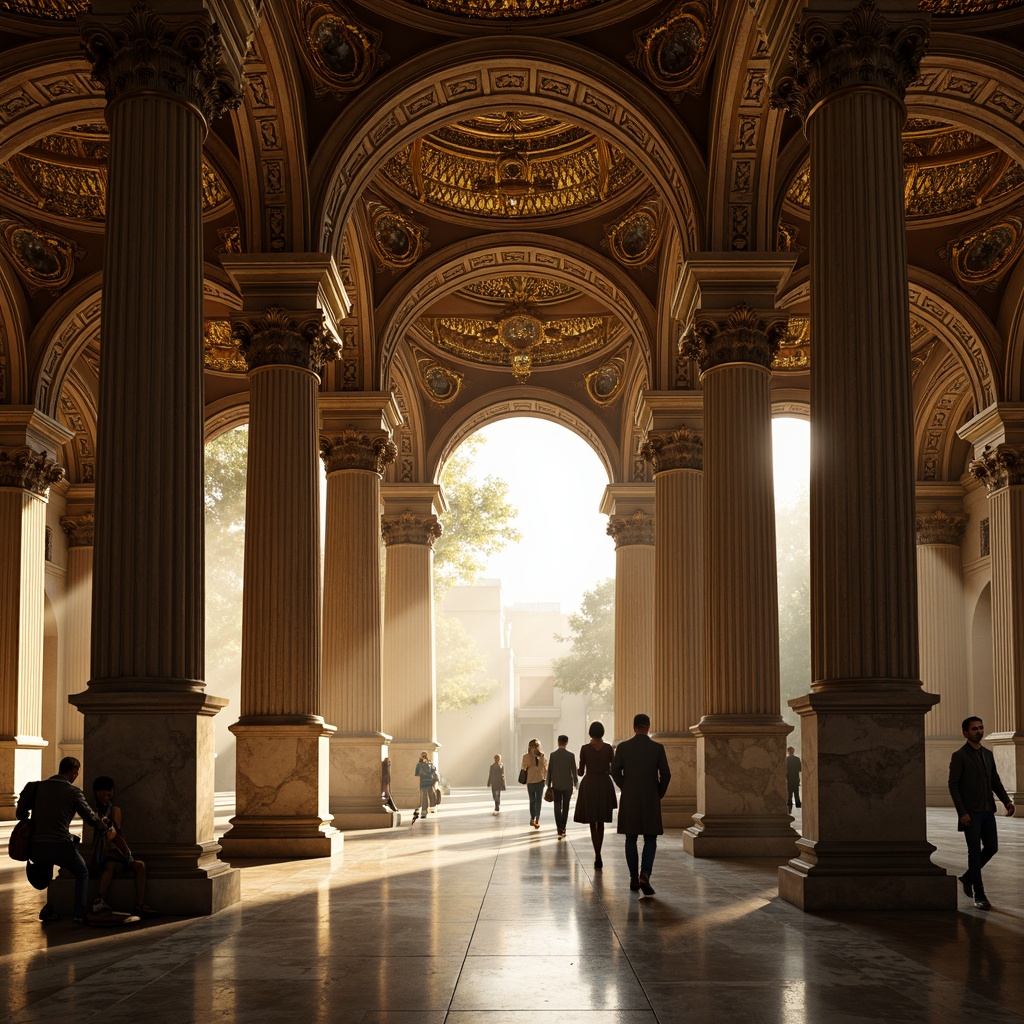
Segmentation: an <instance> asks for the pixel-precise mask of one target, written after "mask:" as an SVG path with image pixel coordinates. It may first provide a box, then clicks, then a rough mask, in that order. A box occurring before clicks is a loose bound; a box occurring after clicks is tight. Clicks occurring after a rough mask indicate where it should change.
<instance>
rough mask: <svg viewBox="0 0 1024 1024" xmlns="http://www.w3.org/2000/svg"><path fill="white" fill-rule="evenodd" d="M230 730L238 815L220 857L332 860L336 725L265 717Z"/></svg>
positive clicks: (337, 838)
mask: <svg viewBox="0 0 1024 1024" xmlns="http://www.w3.org/2000/svg"><path fill="white" fill-rule="evenodd" d="M231 732H233V733H234V734H235V741H236V767H235V779H236V790H235V808H236V813H235V816H234V817H233V818H232V819H231V829H230V830H229V831H228V832H227V833H226V834H225V836H224V838H223V839H222V840H221V846H222V847H223V852H222V856H223V857H225V858H227V859H228V860H234V859H236V858H241V857H261V858H303V857H330V856H331V855H332V854H333V853H335V852H336V851H338V850H340V849H341V844H342V842H343V840H344V836H343V835H342V833H340V832H339V831H338V830H337V829H336V828H334V826H333V825H332V824H331V814H330V811H329V810H328V803H329V796H328V790H329V784H330V780H329V759H330V749H329V744H330V737H331V735H332V734H333V732H334V727H333V726H330V725H324V724H323V723H322V722H320V723H305V722H298V723H287V722H281V721H275V720H273V719H269V720H268V721H266V722H262V723H254V722H246V723H242V722H238V723H236V724H235V725H232V726H231ZM378 770H379V769H378ZM211 789H212V787H211Z"/></svg>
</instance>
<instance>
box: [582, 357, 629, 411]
mask: <svg viewBox="0 0 1024 1024" xmlns="http://www.w3.org/2000/svg"><path fill="white" fill-rule="evenodd" d="M625 379H626V361H625V359H622V358H620V357H619V356H616V357H615V358H614V359H609V360H608V362H606V363H602V364H601V365H600V366H599V367H598V368H597V369H596V370H591V371H590V373H588V374H586V375H584V377H583V383H584V385H585V386H586V389H587V394H588V395H590V397H591V399H592V400H593V401H594V402H596V403H597V404H598V405H611V403H612V402H614V401H615V399H616V398H618V397H619V394H620V393H621V391H622V384H623V382H624V381H625Z"/></svg>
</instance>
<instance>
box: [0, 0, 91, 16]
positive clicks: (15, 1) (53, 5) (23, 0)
mask: <svg viewBox="0 0 1024 1024" xmlns="http://www.w3.org/2000/svg"><path fill="white" fill-rule="evenodd" d="M91 6H92V2H91V0H0V10H2V11H7V12H9V13H10V14H18V15H20V16H21V17H23V18H38V19H39V20H41V21H74V20H75V18H77V17H78V16H79V15H80V14H86V13H88V11H89V8H90V7H91Z"/></svg>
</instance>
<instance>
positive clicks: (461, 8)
mask: <svg viewBox="0 0 1024 1024" xmlns="http://www.w3.org/2000/svg"><path fill="white" fill-rule="evenodd" d="M411 2H412V3H414V4H415V5H416V6H417V7H425V8H426V9H427V10H428V11H441V12H442V13H444V14H454V15H457V16H459V17H463V18H494V19H502V18H504V19H509V20H511V19H512V18H543V17H548V16H551V15H554V14H568V13H569V12H570V11H583V10H586V8H588V7H596V6H597V5H598V4H599V3H602V2H603V0H411Z"/></svg>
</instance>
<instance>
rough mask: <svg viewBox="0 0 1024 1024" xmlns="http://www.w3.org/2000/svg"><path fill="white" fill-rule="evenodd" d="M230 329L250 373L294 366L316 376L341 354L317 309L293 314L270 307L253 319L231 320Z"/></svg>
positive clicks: (237, 317)
mask: <svg viewBox="0 0 1024 1024" xmlns="http://www.w3.org/2000/svg"><path fill="white" fill-rule="evenodd" d="M231 328H232V331H233V332H234V336H235V338H236V339H237V340H238V347H239V351H240V352H241V354H242V356H243V357H244V359H245V361H246V365H247V366H248V368H249V371H250V372H252V371H253V370H256V369H259V368H260V367H261V366H297V367H300V368H301V369H304V370H311V371H312V372H313V373H319V372H320V370H321V368H322V366H323V364H324V363H329V362H331V361H333V360H335V359H337V358H338V357H339V356H340V354H341V345H340V344H338V342H337V341H336V340H335V339H334V338H333V337H332V336H331V333H330V331H328V330H327V328H326V326H325V325H324V315H323V313H322V312H321V311H320V310H319V309H316V310H312V311H303V312H301V313H292V312H290V311H288V310H285V309H282V308H281V307H280V306H271V307H270V308H269V309H266V310H264V312H263V313H261V314H258V315H256V316H249V317H243V316H241V315H239V316H236V317H233V318H232V321H231Z"/></svg>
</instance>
